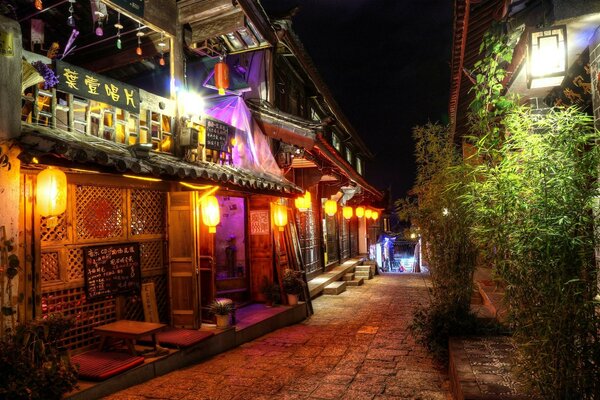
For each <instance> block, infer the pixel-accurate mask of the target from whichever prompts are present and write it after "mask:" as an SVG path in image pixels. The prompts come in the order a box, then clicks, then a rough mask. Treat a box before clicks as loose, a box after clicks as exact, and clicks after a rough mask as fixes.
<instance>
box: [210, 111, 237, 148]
mask: <svg viewBox="0 0 600 400" xmlns="http://www.w3.org/2000/svg"><path fill="white" fill-rule="evenodd" d="M234 136H235V127H233V126H231V125H227V124H225V123H223V122H220V121H217V120H214V119H210V118H207V119H206V148H207V149H209V150H217V151H225V152H228V151H229V150H228V147H229V145H230V142H231V139H233V137H234Z"/></svg>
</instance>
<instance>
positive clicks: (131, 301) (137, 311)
mask: <svg viewBox="0 0 600 400" xmlns="http://www.w3.org/2000/svg"><path fill="white" fill-rule="evenodd" d="M124 299H125V310H124V312H125V316H124V317H125V319H129V320H132V321H143V320H144V307H143V305H142V298H141V297H140V296H139V295H137V294H136V295H135V296H125V297H124Z"/></svg>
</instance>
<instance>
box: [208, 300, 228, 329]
mask: <svg viewBox="0 0 600 400" xmlns="http://www.w3.org/2000/svg"><path fill="white" fill-rule="evenodd" d="M208 311H209V312H210V313H211V314H213V315H214V316H215V318H216V319H217V328H221V329H224V328H227V327H229V315H230V314H231V312H232V311H233V303H229V302H224V301H218V300H215V301H213V302H212V303H210V306H208Z"/></svg>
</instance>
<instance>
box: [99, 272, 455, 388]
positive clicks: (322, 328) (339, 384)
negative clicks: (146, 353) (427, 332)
mask: <svg viewBox="0 0 600 400" xmlns="http://www.w3.org/2000/svg"><path fill="white" fill-rule="evenodd" d="M426 301H427V288H426V282H425V280H424V278H423V277H421V276H419V275H408V274H406V275H396V276H377V277H375V278H374V279H373V280H370V281H367V282H365V285H363V286H360V287H356V288H351V289H349V290H347V291H346V292H344V293H342V294H340V295H338V296H321V297H319V298H317V299H316V300H315V301H314V302H313V304H314V308H315V315H314V316H313V317H311V318H310V319H309V320H307V321H305V322H304V323H302V324H297V325H293V326H290V327H288V328H285V329H280V330H278V331H276V332H273V333H271V334H269V335H266V336H263V337H261V338H259V339H257V340H254V341H252V342H249V343H246V344H244V345H242V346H240V347H238V348H235V349H233V350H231V351H228V352H226V353H223V354H220V355H218V356H216V357H213V358H211V359H209V360H207V361H205V362H202V363H200V364H197V365H194V366H192V367H188V368H185V369H182V370H179V371H175V372H172V373H170V374H168V375H165V376H162V377H160V378H156V379H154V380H152V381H149V382H147V383H144V384H141V385H138V386H134V387H131V388H129V389H127V390H124V391H121V392H119V393H116V394H114V395H112V396H110V397H109V399H112V400H123V399H140V400H141V399H184V400H192V399H236V400H238V399H239V400H243V399H259V400H260V399H440V400H447V399H451V396H450V394H449V389H448V383H447V374H446V372H445V371H443V370H440V369H438V368H436V366H435V364H434V363H433V361H432V359H431V357H429V355H428V354H427V352H426V351H425V349H424V348H423V347H421V346H420V345H417V344H415V342H414V340H413V338H412V336H411V335H410V333H409V331H408V329H407V326H408V324H409V323H410V319H411V315H412V310H413V309H414V307H415V306H416V305H417V304H419V302H421V303H424V302H426Z"/></svg>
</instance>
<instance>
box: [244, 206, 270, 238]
mask: <svg viewBox="0 0 600 400" xmlns="http://www.w3.org/2000/svg"><path fill="white" fill-rule="evenodd" d="M249 214H250V234H251V235H268V234H269V232H270V231H271V224H270V222H269V210H253V211H250V213H249Z"/></svg>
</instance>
